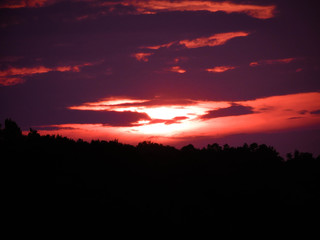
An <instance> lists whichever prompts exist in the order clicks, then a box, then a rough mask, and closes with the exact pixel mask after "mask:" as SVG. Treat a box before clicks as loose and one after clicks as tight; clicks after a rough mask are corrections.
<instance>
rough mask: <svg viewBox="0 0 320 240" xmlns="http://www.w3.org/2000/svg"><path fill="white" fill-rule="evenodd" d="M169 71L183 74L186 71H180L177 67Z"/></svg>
mask: <svg viewBox="0 0 320 240" xmlns="http://www.w3.org/2000/svg"><path fill="white" fill-rule="evenodd" d="M169 71H171V72H176V73H185V72H186V70H184V69H182V68H181V67H179V66H174V67H171V68H170V69H169Z"/></svg>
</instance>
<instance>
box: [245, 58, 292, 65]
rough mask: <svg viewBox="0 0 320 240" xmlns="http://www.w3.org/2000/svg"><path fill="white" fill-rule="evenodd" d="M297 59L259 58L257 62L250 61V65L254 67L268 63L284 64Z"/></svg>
mask: <svg viewBox="0 0 320 240" xmlns="http://www.w3.org/2000/svg"><path fill="white" fill-rule="evenodd" d="M295 60H297V58H281V59H271V60H261V61H257V62H251V63H250V64H249V65H250V67H256V66H260V65H270V64H286V63H291V62H293V61H295Z"/></svg>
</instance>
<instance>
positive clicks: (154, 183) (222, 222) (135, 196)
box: [0, 119, 320, 233]
mask: <svg viewBox="0 0 320 240" xmlns="http://www.w3.org/2000/svg"><path fill="white" fill-rule="evenodd" d="M0 150H1V158H2V166H3V169H4V172H5V174H4V176H5V191H6V194H7V196H8V199H9V201H8V204H13V205H14V207H13V209H14V211H16V214H15V215H14V216H17V215H18V216H20V217H21V218H22V221H28V216H30V215H32V216H36V217H37V218H38V219H40V220H41V221H42V219H43V221H53V222H55V223H59V224H58V225H59V226H62V225H64V224H66V225H68V224H69V223H71V222H72V223H79V224H89V223H92V222H93V221H97V222H99V224H102V225H104V226H105V227H108V228H111V229H112V228H114V227H120V228H126V227H128V226H131V227H136V228H137V229H139V227H141V226H143V228H148V227H163V228H165V227H166V226H171V227H181V226H189V227H191V228H195V227H202V228H205V227H209V228H211V229H215V231H220V232H225V233H230V232H231V233H239V232H246V231H253V230H255V231H258V232H259V231H260V232H263V231H269V232H270V231H275V230H280V229H281V230H284V231H298V230H299V229H300V230H301V229H303V230H306V229H307V230H308V231H311V230H313V229H316V226H317V225H316V222H315V221H316V220H314V219H317V218H318V215H317V214H318V212H317V208H316V207H317V206H318V204H319V189H320V186H319V176H320V175H319V170H320V168H319V162H320V157H317V158H315V157H313V155H312V154H311V153H302V152H298V151H296V152H295V153H294V154H288V155H287V158H286V159H283V158H282V157H280V156H279V153H278V152H277V151H276V150H275V149H274V148H273V147H270V146H266V145H258V144H256V143H252V144H250V145H248V144H244V145H243V146H241V147H230V146H228V145H224V146H220V145H218V144H216V143H213V144H209V145H208V146H207V147H206V148H202V149H197V148H195V147H194V146H193V145H191V144H190V145H187V146H185V147H183V148H182V149H180V150H179V149H176V148H174V147H171V146H164V145H162V144H157V143H152V142H142V143H139V144H138V145H137V146H132V145H128V144H123V143H120V142H118V141H117V140H114V141H100V140H92V141H91V142H90V143H88V142H86V141H83V140H81V139H79V140H77V141H75V140H72V139H69V138H66V137H62V136H59V135H57V136H49V135H46V136H40V135H39V134H38V133H37V131H36V130H34V129H30V132H29V134H28V135H22V133H21V129H20V128H19V127H18V125H17V124H16V123H15V122H14V121H12V120H10V119H6V120H5V125H4V128H1V129H0ZM314 217H315V218H314Z"/></svg>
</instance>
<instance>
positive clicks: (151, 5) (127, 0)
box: [101, 0, 276, 19]
mask: <svg viewBox="0 0 320 240" xmlns="http://www.w3.org/2000/svg"><path fill="white" fill-rule="evenodd" d="M117 4H121V5H123V6H133V7H135V8H136V10H137V12H138V13H139V14H154V13H157V12H168V11H208V12H219V11H222V12H226V13H245V14H247V15H248V16H251V17H254V18H259V19H268V18H272V17H274V11H275V8H276V7H275V6H274V5H269V6H260V5H252V4H251V5H250V4H237V3H233V2H229V1H224V2H214V1H208V0H198V1H195V0H188V1H187V0H181V1H169V0H161V1H160V0H123V1H121V2H106V3H102V4H101V5H104V6H112V5H117Z"/></svg>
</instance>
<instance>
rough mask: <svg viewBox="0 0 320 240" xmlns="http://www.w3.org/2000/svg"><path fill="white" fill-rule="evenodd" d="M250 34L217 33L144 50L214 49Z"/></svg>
mask: <svg viewBox="0 0 320 240" xmlns="http://www.w3.org/2000/svg"><path fill="white" fill-rule="evenodd" d="M249 34H250V33H248V32H226V33H217V34H214V35H211V36H209V37H201V38H195V39H192V40H188V39H186V40H181V41H174V42H170V43H166V44H161V45H155V46H148V47H142V48H148V49H159V48H164V47H165V48H169V47H171V46H174V45H176V46H183V47H186V48H200V47H214V46H220V45H224V44H225V43H226V42H228V41H229V40H231V39H233V38H236V37H246V36H248V35H249Z"/></svg>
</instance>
